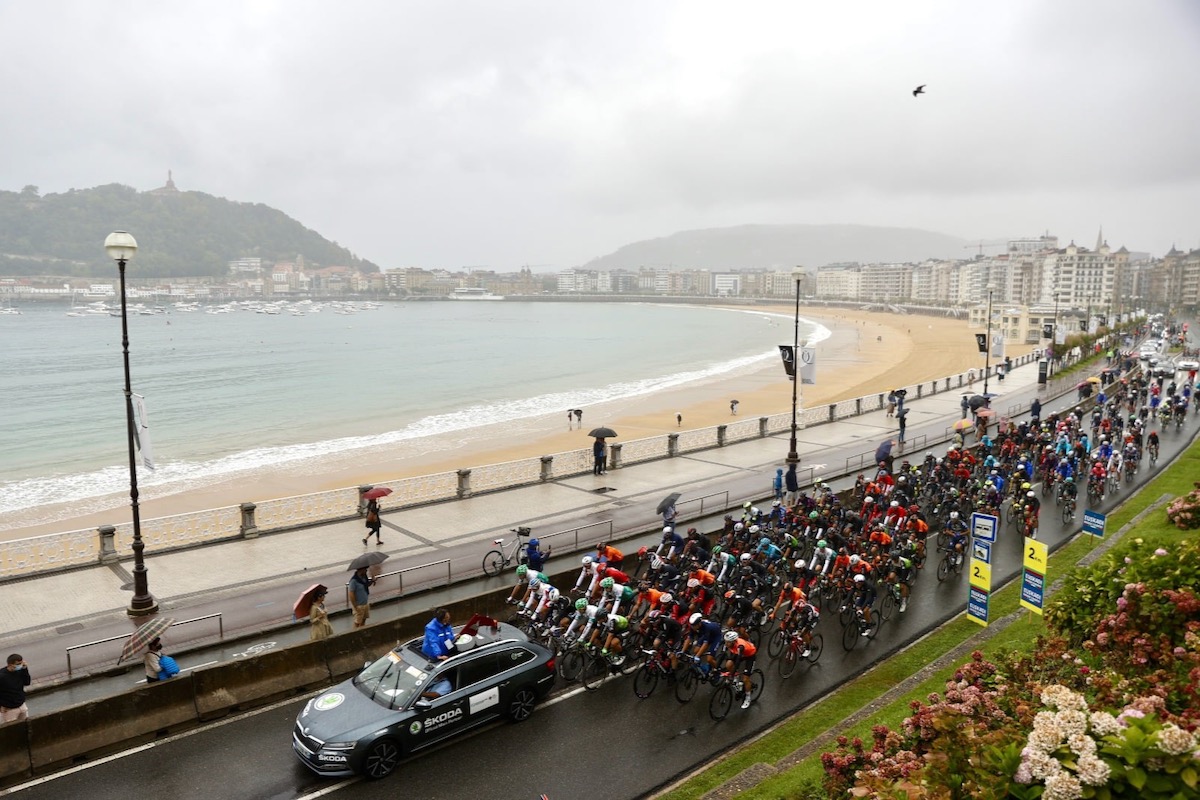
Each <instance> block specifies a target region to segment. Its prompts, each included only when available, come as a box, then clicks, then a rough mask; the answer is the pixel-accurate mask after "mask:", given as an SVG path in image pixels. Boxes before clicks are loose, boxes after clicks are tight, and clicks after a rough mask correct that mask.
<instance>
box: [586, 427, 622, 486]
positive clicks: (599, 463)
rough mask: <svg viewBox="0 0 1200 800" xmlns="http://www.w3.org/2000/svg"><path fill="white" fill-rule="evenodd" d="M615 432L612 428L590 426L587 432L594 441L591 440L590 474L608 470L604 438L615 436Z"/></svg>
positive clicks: (600, 473)
mask: <svg viewBox="0 0 1200 800" xmlns="http://www.w3.org/2000/svg"><path fill="white" fill-rule="evenodd" d="M616 435H617V432H616V431H614V430H613V429H612V428H605V427H600V428H592V429H591V430H590V431H589V432H588V436H591V437H592V438H593V439H595V440H596V441H594V442H592V474H593V475H603V474H604V473H605V472H608V446H607V445H606V444H605V442H604V440H605V439H607V438H609V437H610V436H616Z"/></svg>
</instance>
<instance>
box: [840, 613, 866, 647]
mask: <svg viewBox="0 0 1200 800" xmlns="http://www.w3.org/2000/svg"><path fill="white" fill-rule="evenodd" d="M861 635H862V634H861V632H860V631H859V628H858V620H857V619H854V620H852V621H851V622H850V624H849V625H847V626H846V627H845V628H843V629H842V648H843V649H844V650H845V651H846V652H847V653H849V652H850V651H851V650H853V649H854V646H855V645H856V644H858V640H859V637H860V636H861Z"/></svg>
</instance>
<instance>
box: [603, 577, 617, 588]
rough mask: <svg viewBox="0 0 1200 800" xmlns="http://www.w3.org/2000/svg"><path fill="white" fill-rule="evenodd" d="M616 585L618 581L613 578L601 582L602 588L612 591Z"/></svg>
mask: <svg viewBox="0 0 1200 800" xmlns="http://www.w3.org/2000/svg"><path fill="white" fill-rule="evenodd" d="M614 583H616V581H614V580H613V579H612V578H605V579H604V580H602V581H600V588H601V589H611V588H612V587H613V584H614Z"/></svg>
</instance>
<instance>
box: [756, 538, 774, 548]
mask: <svg viewBox="0 0 1200 800" xmlns="http://www.w3.org/2000/svg"><path fill="white" fill-rule="evenodd" d="M770 543H771V537H769V536H764V537H762V538H761V539H759V540H758V546H759V547H766V546H767V545H769V544H770Z"/></svg>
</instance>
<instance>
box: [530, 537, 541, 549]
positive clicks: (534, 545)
mask: <svg viewBox="0 0 1200 800" xmlns="http://www.w3.org/2000/svg"><path fill="white" fill-rule="evenodd" d="M540 544H541V542H540V541H538V540H537V539H530V540H529V544H528V545H527V546H528V547H531V548H533V549H534V550H536V549H537V547H538V545H540Z"/></svg>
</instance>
